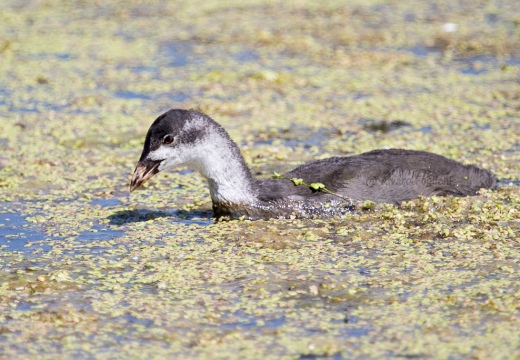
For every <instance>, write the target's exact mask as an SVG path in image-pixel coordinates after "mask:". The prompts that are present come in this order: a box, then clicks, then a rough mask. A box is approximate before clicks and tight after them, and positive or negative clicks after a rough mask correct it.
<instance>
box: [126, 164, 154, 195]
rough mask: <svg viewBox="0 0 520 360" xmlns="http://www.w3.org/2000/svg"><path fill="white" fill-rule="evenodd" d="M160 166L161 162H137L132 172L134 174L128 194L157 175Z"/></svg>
mask: <svg viewBox="0 0 520 360" xmlns="http://www.w3.org/2000/svg"><path fill="white" fill-rule="evenodd" d="M160 164H161V160H158V161H154V160H148V159H144V160H141V161H139V163H138V164H137V166H136V168H135V170H134V174H133V175H132V181H131V182H130V192H132V191H134V190H135V189H137V188H139V187H140V186H141V185H143V184H144V183H145V182H146V180H148V179H149V178H151V177H152V176H154V175H155V174H157V173H158V172H159V169H158V168H159V165H160Z"/></svg>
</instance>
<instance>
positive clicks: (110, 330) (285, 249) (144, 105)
mask: <svg viewBox="0 0 520 360" xmlns="http://www.w3.org/2000/svg"><path fill="white" fill-rule="evenodd" d="M259 14H261V15H259ZM448 24H449V25H448ZM519 24H520V10H519V7H518V4H517V2H516V1H512V0H510V1H486V2H484V1H456V2H453V1H448V0H434V1H423V2H413V3H408V2H404V1H402V2H390V1H387V2H384V1H383V2H382V1H375V0H364V1H357V0H356V1H349V2H345V1H335V0H331V1H325V2H323V1H321V2H313V1H300V2H296V3H295V2H285V1H266V0H255V1H246V2H244V1H240V2H238V1H231V2H229V1H226V2H222V1H190V2H165V1H159V0H152V1H148V2H146V4H144V3H143V2H140V1H135V0H130V1H124V2H123V1H119V0H118V1H112V2H84V1H83V2H81V1H77V2H63V1H58V0H48V1H36V0H34V1H33V0H28V1H24V2H20V1H16V0H5V1H2V2H1V5H0V150H1V151H0V348H1V349H2V350H1V354H2V356H3V357H5V358H6V359H18V358H27V359H42V358H43V359H45V358H49V359H50V358H60V357H61V358H72V357H79V358H111V359H112V358H136V357H138V358H144V357H150V358H212V359H229V358H240V359H265V358H281V359H299V358H309V359H312V358H336V359H341V358H343V359H350V358H385V357H403V358H405V357H408V358H419V357H424V358H432V357H433V358H476V359H492V358H493V359H498V358H514V357H516V355H517V353H518V349H519V348H520V332H519V330H518V329H519V328H520V314H519V303H520V279H519V276H518V274H519V273H520V268H519V266H520V243H519V236H518V234H520V207H519V204H520V191H519V186H518V183H517V181H518V180H519V179H520V146H519V144H520V122H519V121H518V109H520V83H519V82H518V76H519V68H520V61H519V59H520V54H519V53H518V51H519V49H520V46H519V45H520V44H519V41H520V37H519V36H518V30H519ZM172 107H180V108H195V109H200V110H202V111H204V112H206V113H208V115H210V116H212V117H213V118H215V119H216V120H217V121H218V122H219V123H221V124H222V125H223V126H224V127H225V128H226V129H228V130H229V131H230V134H231V136H232V137H233V139H234V140H236V142H237V143H238V144H240V145H241V150H242V151H243V154H244V156H245V159H246V161H247V163H248V164H249V165H250V166H251V167H252V169H253V171H254V172H255V173H258V174H260V175H259V176H262V177H268V176H269V174H271V173H272V172H273V171H274V170H276V171H279V172H280V173H284V172H285V171H286V170H289V169H292V168H294V167H295V166H297V165H300V164H301V163H303V162H306V161H310V160H318V159H322V158H326V157H330V156H341V155H352V154H357V153H361V152H364V151H368V150H372V149H375V148H384V147H391V148H407V149H416V150H427V151H431V152H435V153H439V154H441V155H445V156H448V157H450V158H453V159H455V160H458V161H461V162H464V163H475V164H477V165H479V166H480V167H483V168H488V169H490V170H492V171H493V172H494V173H496V174H497V176H498V177H499V178H500V179H502V180H503V181H502V182H501V186H500V188H499V189H498V190H496V191H482V192H481V193H480V195H479V196H476V197H472V198H451V197H445V198H436V197H432V198H421V199H416V200H413V201H410V202H406V203H404V204H402V205H400V206H399V207H397V206H394V205H389V204H374V203H370V202H365V203H364V204H363V207H362V209H363V211H360V212H358V213H352V214H346V215H344V216H341V217H337V218H332V219H326V220H325V219H301V220H270V221H227V222H215V221H213V220H212V219H211V216H212V215H211V214H212V212H211V201H210V198H209V196H208V192H207V190H206V189H205V180H204V179H202V178H201V177H200V176H199V175H198V174H197V173H190V172H189V171H187V169H179V171H174V172H170V173H161V174H158V175H157V176H156V177H154V178H153V179H152V181H150V182H149V183H147V184H146V186H144V187H143V188H142V189H140V190H139V191H135V192H134V193H132V196H131V197H130V196H129V194H128V184H129V181H130V179H129V174H130V173H131V172H132V170H133V168H134V167H135V159H136V158H137V157H138V155H139V153H140V152H141V149H142V139H143V138H144V135H145V133H146V130H147V129H148V127H149V125H150V122H151V121H152V120H153V119H154V118H155V117H157V116H158V115H159V114H161V113H163V112H164V111H166V110H168V109H169V108H172ZM366 119H374V120H372V121H373V124H374V126H375V127H373V128H372V127H371V125H369V127H368V128H367V127H366V126H367V123H366V121H367V120H366ZM403 125H404V126H403ZM407 125H409V126H407ZM367 130H368V131H367ZM394 130H395V131H394ZM509 184H512V185H509ZM515 184H516V185H515Z"/></svg>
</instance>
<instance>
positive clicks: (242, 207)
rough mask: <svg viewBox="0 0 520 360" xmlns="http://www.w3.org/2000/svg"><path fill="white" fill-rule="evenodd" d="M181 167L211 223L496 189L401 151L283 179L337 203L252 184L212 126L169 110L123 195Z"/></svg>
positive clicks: (465, 172) (449, 165) (461, 169)
mask: <svg viewBox="0 0 520 360" xmlns="http://www.w3.org/2000/svg"><path fill="white" fill-rule="evenodd" d="M172 139H174V140H172ZM170 140H172V142H171V143H170ZM181 164H185V165H188V166H191V167H193V168H194V169H196V170H198V171H199V172H201V173H202V175H203V176H205V177H206V179H207V180H208V184H209V187H210V193H211V198H212V200H213V209H214V211H215V215H216V216H217V217H220V216H229V217H231V218H238V217H241V216H245V217H247V218H250V219H259V218H264V219H267V218H277V217H283V218H286V217H291V216H296V217H309V216H315V215H318V216H331V215H339V214H343V213H345V212H348V211H350V210H352V204H353V202H352V201H356V200H372V201H375V202H388V203H400V202H402V201H406V200H410V199H414V198H417V197H418V196H419V195H423V196H433V195H452V196H470V195H476V194H477V192H478V190H479V189H480V188H495V187H496V184H497V181H496V178H495V176H494V175H493V174H492V173H490V172H489V171H487V170H483V169H480V168H478V167H475V166H472V165H462V164H460V163H458V162H456V161H453V160H450V159H447V158H445V157H443V156H440V155H436V154H432V153H428V152H424V151H413V150H401V149H390V150H374V151H370V152H367V153H364V154H360V155H356V156H350V157H333V158H329V159H324V160H320V161H315V162H311V163H308V164H305V165H302V166H299V167H297V168H296V169H294V170H292V171H290V172H288V173H287V174H284V175H283V177H285V178H301V179H303V180H304V181H305V182H307V183H316V182H319V183H323V184H324V185H325V186H326V188H327V189H328V190H330V191H332V192H334V193H336V194H338V195H340V196H336V195H331V194H327V193H324V192H321V191H315V190H312V189H310V188H308V187H306V186H295V185H294V184H293V183H292V182H291V181H290V180H283V179H268V180H260V179H254V178H253V177H252V175H251V172H250V170H249V168H248V167H247V166H246V164H245V162H244V160H243V157H242V155H241V154H240V150H239V149H238V147H237V145H236V144H235V143H234V142H233V141H232V140H231V139H230V138H229V135H228V134H227V133H226V131H225V130H224V129H223V128H222V127H221V126H220V125H219V124H217V123H216V122H215V121H213V120H212V119H211V118H210V117H208V116H206V115H204V114H201V113H198V112H196V111H193V110H170V111H168V112H167V113H165V114H163V115H161V116H160V117H159V118H158V119H157V120H156V121H155V122H154V123H153V124H152V126H151V127H150V130H149V131H148V134H147V136H146V141H145V146H144V149H143V153H142V155H141V158H140V160H139V163H138V165H137V168H136V170H135V172H134V176H133V179H132V183H131V191H132V190H134V189H136V188H138V187H139V186H140V185H141V184H142V183H144V182H145V181H146V180H147V179H149V178H150V177H151V176H153V175H154V174H156V173H157V172H158V171H160V170H163V169H165V168H169V167H173V166H177V165H181ZM351 200H352V201H351Z"/></svg>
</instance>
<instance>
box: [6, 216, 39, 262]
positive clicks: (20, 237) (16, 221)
mask: <svg viewBox="0 0 520 360" xmlns="http://www.w3.org/2000/svg"><path fill="white" fill-rule="evenodd" d="M25 218H26V217H25V216H23V215H21V214H19V213H1V214H0V247H2V249H3V251H21V252H23V253H24V254H29V253H30V252H32V251H33V250H34V249H36V247H38V248H40V247H41V246H43V250H44V251H45V250H49V245H48V244H45V243H44V244H42V245H31V243H33V242H38V243H41V242H42V241H44V240H45V239H47V238H48V236H47V235H46V234H45V233H43V232H42V231H41V229H39V227H38V226H36V225H33V224H31V223H28V222H27V221H26V220H25Z"/></svg>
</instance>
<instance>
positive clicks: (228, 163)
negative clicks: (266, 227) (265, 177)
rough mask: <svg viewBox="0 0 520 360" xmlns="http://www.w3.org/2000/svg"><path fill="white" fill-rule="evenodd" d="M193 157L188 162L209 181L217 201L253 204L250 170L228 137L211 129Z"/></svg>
mask: <svg viewBox="0 0 520 360" xmlns="http://www.w3.org/2000/svg"><path fill="white" fill-rule="evenodd" d="M191 157H192V158H193V160H192V161H191V162H187V163H186V165H188V166H191V167H193V168H194V169H195V170H197V171H199V172H200V173H201V174H202V175H203V176H204V177H205V178H206V179H207V180H208V185H209V191H210V194H211V199H212V200H213V202H217V203H221V202H228V203H251V202H253V201H254V200H255V199H256V197H255V194H254V190H253V188H252V184H251V177H250V175H249V172H248V169H246V168H244V167H245V164H244V163H243V160H242V157H241V155H240V154H238V155H237V154H236V153H235V152H234V151H233V144H231V143H230V142H229V140H228V139H227V138H224V137H223V136H221V135H220V134H218V133H217V132H211V135H210V136H208V137H207V138H206V141H204V142H200V143H198V144H196V145H195V146H194V147H193V148H192V153H191Z"/></svg>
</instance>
